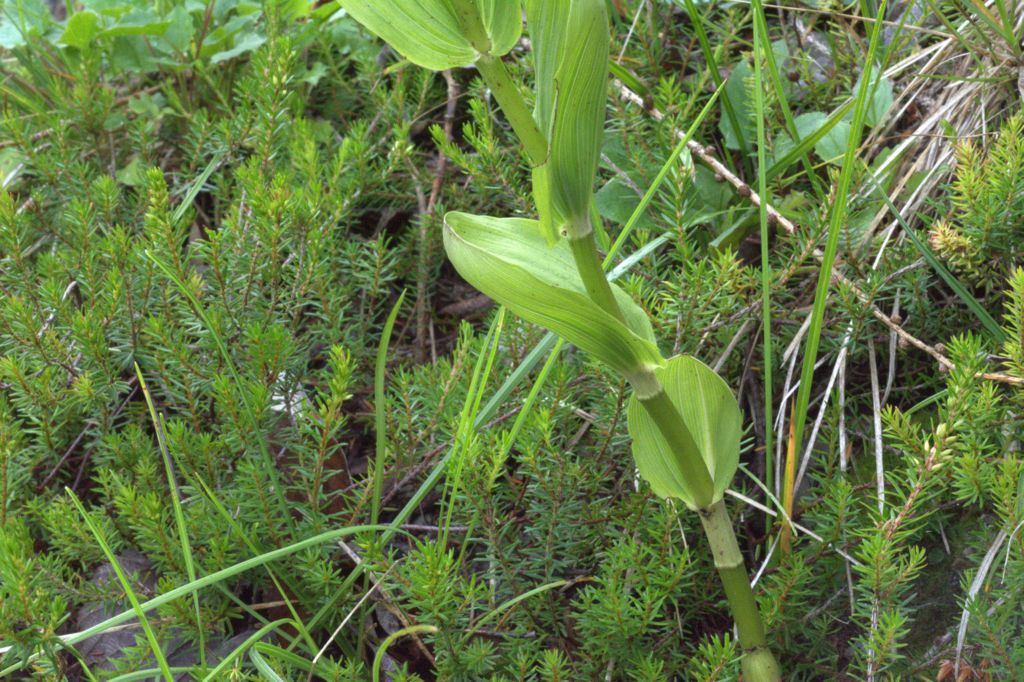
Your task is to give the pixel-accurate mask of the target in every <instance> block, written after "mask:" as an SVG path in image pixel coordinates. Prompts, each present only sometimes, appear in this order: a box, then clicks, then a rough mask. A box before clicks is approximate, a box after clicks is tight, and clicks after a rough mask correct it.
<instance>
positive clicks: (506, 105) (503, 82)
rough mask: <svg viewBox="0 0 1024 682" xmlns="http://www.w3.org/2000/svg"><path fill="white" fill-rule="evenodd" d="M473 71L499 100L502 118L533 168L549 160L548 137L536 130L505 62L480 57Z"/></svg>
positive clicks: (494, 58) (485, 55) (531, 116)
mask: <svg viewBox="0 0 1024 682" xmlns="http://www.w3.org/2000/svg"><path fill="white" fill-rule="evenodd" d="M476 70H477V71H479V72H480V75H481V76H483V78H484V82H486V83H487V87H489V88H490V89H491V92H492V93H493V94H494V99H496V100H498V106H500V107H501V110H502V112H503V113H504V114H505V118H507V119H508V122H509V123H510V124H511V125H512V130H514V131H515V133H516V136H517V137H518V138H519V141H520V142H522V143H523V148H524V149H525V150H526V155H527V156H529V157H530V163H531V164H532V165H533V166H539V165H541V164H543V163H544V162H545V161H547V158H548V141H547V138H546V137H544V133H542V132H541V131H540V128H539V127H537V121H536V120H535V119H534V118H533V112H532V111H530V107H528V106H526V101H525V100H524V99H523V96H522V95H521V94H520V93H519V88H518V87H517V86H516V84H515V82H514V81H513V80H512V77H511V76H510V75H509V73H508V69H507V68H506V67H505V62H503V61H501V59H498V58H496V57H492V56H491V55H489V54H482V55H481V56H480V58H479V59H477V60H476Z"/></svg>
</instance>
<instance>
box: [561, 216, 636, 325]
mask: <svg viewBox="0 0 1024 682" xmlns="http://www.w3.org/2000/svg"><path fill="white" fill-rule="evenodd" d="M568 241H569V249H570V250H571V251H572V257H573V260H575V261H576V270H577V271H578V272H579V273H580V279H582V280H583V287H584V288H585V289H586V290H587V295H588V296H590V298H591V300H593V301H594V302H595V303H597V304H598V305H599V306H601V308H602V309H604V310H605V311H607V312H609V313H611V314H612V315H614V316H615V319H617V320H618V321H619V322H622V323H623V324H625V323H626V318H625V317H623V315H622V310H621V309H620V308H619V303H618V301H616V300H615V295H614V294H613V293H612V285H611V284H609V283H608V276H607V275H605V274H604V267H602V265H601V257H600V256H599V255H598V253H597V242H595V241H594V231H593V230H592V229H591V227H590V221H589V218H587V219H586V232H585V233H584V234H578V233H574V234H570V235H569V239H568Z"/></svg>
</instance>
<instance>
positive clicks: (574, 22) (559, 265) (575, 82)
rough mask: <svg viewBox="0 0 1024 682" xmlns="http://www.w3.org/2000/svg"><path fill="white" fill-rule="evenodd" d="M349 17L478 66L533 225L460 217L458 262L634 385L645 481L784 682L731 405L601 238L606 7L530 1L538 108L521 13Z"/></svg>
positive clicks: (382, 12)
mask: <svg viewBox="0 0 1024 682" xmlns="http://www.w3.org/2000/svg"><path fill="white" fill-rule="evenodd" d="M341 4H342V6H343V7H344V8H345V9H346V10H347V11H348V12H349V14H350V15H351V16H352V17H354V18H355V19H356V20H357V21H359V22H360V23H362V24H363V25H364V26H365V27H366V28H367V29H369V30H370V31H371V32H373V33H375V34H376V35H378V36H379V37H380V38H382V39H383V40H385V41H387V42H388V43H390V44H391V46H392V47H393V48H394V49H395V50H397V51H398V52H399V53H400V54H401V55H403V56H404V57H405V58H406V59H408V60H409V61H410V62H412V63H414V64H416V65H418V66H421V67H424V68H427V69H433V70H444V69H451V68H456V67H462V66H466V65H469V64H472V65H474V66H475V67H476V69H477V70H478V72H479V73H480V75H481V76H482V77H483V79H484V81H485V82H486V84H487V86H488V87H489V88H490V90H491V92H492V93H493V96H494V98H495V100H496V101H497V102H498V104H499V106H500V107H501V109H502V111H503V113H504V114H505V116H506V118H507V119H508V121H509V123H510V124H511V126H512V128H513V130H514V131H515V133H516V135H517V137H518V138H519V140H520V142H521V143H522V145H523V148H524V150H525V152H526V155H527V157H528V158H529V160H530V163H531V166H532V183H533V188H532V189H533V198H534V201H535V204H536V209H537V214H538V219H537V220H527V219H522V218H495V217H488V216H478V215H470V214H467V213H459V212H453V213H449V214H447V216H445V221H444V245H445V250H446V251H447V254H448V258H449V259H450V260H451V262H452V264H453V265H454V266H455V268H456V270H458V272H459V274H460V275H461V276H462V277H463V278H464V279H465V280H466V281H467V282H469V283H470V284H472V285H473V286H474V287H476V288H477V289H478V290H480V291H481V292H483V293H485V294H487V295H488V296H489V297H491V298H492V299H494V300H495V301H497V302H498V303H500V304H502V305H504V306H505V307H507V308H508V309H509V310H511V311H512V312H514V313H515V314H517V315H519V316H520V317H522V318H523V319H525V320H528V321H530V322H533V323H536V324H539V325H541V326H543V327H545V328H547V329H549V330H551V331H552V332H555V333H556V334H558V335H560V336H562V337H563V338H564V339H565V340H566V341H568V342H570V343H572V344H574V345H576V346H577V347H579V348H581V349H582V350H584V351H586V352H587V353H590V354H591V355H593V356H594V357H595V358H597V359H599V360H600V361H602V362H604V363H605V364H607V365H608V366H609V367H611V368H612V369H614V370H615V371H616V372H618V373H619V374H621V375H622V376H623V377H624V378H625V379H626V380H627V381H628V382H629V383H630V385H631V387H632V390H633V393H632V396H631V397H630V399H629V406H628V424H629V433H630V436H631V438H632V450H633V457H634V459H635V461H636V466H637V469H638V471H639V472H640V475H641V476H642V477H643V479H644V480H646V481H647V482H648V483H649V484H650V486H651V489H652V490H653V491H654V492H655V493H656V494H657V495H659V496H661V497H664V498H671V499H673V500H678V501H681V502H682V503H684V504H685V505H686V506H687V507H689V508H690V509H692V510H693V511H695V512H697V514H698V515H699V517H700V520H701V523H702V525H703V528H704V531H705V535H706V536H707V539H708V544H709V545H710V547H711V551H712V554H713V557H714V563H715V567H716V569H717V570H718V573H719V575H720V577H721V580H722V584H723V587H724V590H725V594H726V597H727V599H728V602H729V605H730V608H731V610H732V614H733V617H734V619H735V622H736V630H737V633H738V638H739V644H740V647H741V649H742V651H743V658H742V669H743V673H744V677H745V679H746V680H748V681H750V682H769V681H773V680H779V679H780V676H781V673H780V669H779V666H778V664H777V662H776V661H775V658H774V656H773V655H772V653H771V651H770V650H769V648H768V645H767V639H766V636H765V631H764V625H763V623H762V620H761V616H760V613H759V612H758V608H757V603H756V601H755V599H754V594H753V591H752V589H751V586H750V582H749V579H748V576H747V571H746V567H745V565H744V561H743V555H742V554H741V553H740V549H739V545H738V543H737V541H736V536H735V533H734V531H733V527H732V522H731V520H730V518H729V515H728V512H727V510H726V507H725V502H724V495H725V491H726V489H727V488H728V487H729V484H730V483H731V482H732V479H733V476H734V475H735V473H736V469H737V466H738V464H739V451H740V434H741V428H742V415H741V413H740V409H739V405H738V404H737V401H736V397H735V396H734V394H733V393H732V391H731V390H730V388H729V386H728V385H727V384H726V383H725V381H724V380H723V379H722V378H721V377H719V376H718V375H717V374H716V373H715V372H714V371H713V370H712V369H711V368H709V367H708V366H707V365H705V364H703V363H701V362H700V361H699V360H697V359H696V358H694V357H691V356H687V355H677V356H674V357H671V358H667V359H666V358H665V357H664V356H663V355H662V354H661V352H660V351H659V349H658V346H657V343H656V341H655V337H654V332H653V329H652V326H651V322H650V320H649V319H648V317H647V314H646V313H645V312H644V311H643V309H641V308H640V307H639V306H638V305H637V304H636V303H635V302H634V301H633V300H632V299H631V298H630V296H629V295H628V294H627V293H626V292H624V291H623V290H621V289H620V288H618V287H616V286H614V285H613V284H611V283H610V282H609V281H608V279H607V278H606V276H605V274H604V270H603V268H602V266H601V259H600V257H599V254H598V250H597V243H596V241H595V239H594V229H593V227H594V226H593V224H592V222H591V221H592V213H591V203H592V198H593V186H594V181H595V176H596V173H597V167H598V161H599V157H600V151H601V141H602V137H603V132H604V119H605V104H606V98H607V81H608V51H609V43H610V36H609V32H608V16H607V9H606V6H605V0H557V1H556V0H524V2H523V5H525V15H526V25H527V29H528V31H529V35H530V39H531V45H532V56H533V60H534V71H535V74H536V79H535V80H536V83H535V91H534V106H533V108H532V110H531V109H530V107H529V106H528V105H527V104H526V102H525V101H524V99H523V97H522V96H521V94H520V92H521V91H520V89H519V86H518V85H517V84H516V83H515V82H514V81H513V80H512V78H511V76H510V75H509V72H508V71H507V69H506V67H505V65H504V63H503V62H502V57H503V56H504V55H505V54H507V53H508V52H509V51H511V50H512V48H513V47H514V46H515V45H516V44H517V43H518V41H519V39H520V37H521V32H522V28H523V26H522V24H523V6H522V5H521V4H520V3H519V2H517V1H516V0H341Z"/></svg>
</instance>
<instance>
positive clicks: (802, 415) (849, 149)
mask: <svg viewBox="0 0 1024 682" xmlns="http://www.w3.org/2000/svg"><path fill="white" fill-rule="evenodd" d="M886 4H887V0H882V2H881V7H880V8H879V10H878V16H885V7H886ZM881 29H882V22H880V21H876V22H874V25H873V27H872V29H871V39H870V42H869V43H868V54H867V59H866V61H865V63H864V71H863V74H862V75H861V80H862V82H863V83H865V84H868V83H871V72H872V70H873V69H874V67H875V55H876V54H877V53H878V45H879V43H880V36H881V33H882V30H881ZM869 90H870V88H869V87H866V86H865V87H860V88H858V89H857V94H856V97H855V98H854V106H853V123H852V128H851V131H850V138H849V139H848V140H847V143H846V153H845V154H844V155H843V165H842V170H841V171H840V172H839V182H838V183H837V186H836V194H835V202H834V204H833V206H832V212H831V215H830V219H829V225H828V238H827V241H826V244H825V253H824V257H823V258H822V261H821V268H820V272H819V275H818V284H817V287H816V290H815V294H814V309H813V310H812V311H811V325H810V328H809V330H808V332H807V343H806V346H805V347H804V361H803V366H802V367H801V370H800V389H799V391H798V393H797V400H796V414H795V415H794V417H795V420H796V421H795V428H794V436H793V440H794V447H793V452H800V451H801V445H802V444H803V436H804V429H805V428H806V426H807V405H808V403H809V402H810V399H811V382H812V380H813V379H814V365H815V362H816V361H817V358H818V346H819V345H820V343H821V328H822V323H823V321H824V319H825V304H826V302H827V301H828V294H829V288H830V287H829V285H830V283H831V281H832V267H833V266H834V265H835V260H836V251H837V250H838V248H839V233H840V232H841V228H842V225H843V220H844V218H845V217H846V206H847V203H848V201H849V194H850V184H851V182H852V180H853V167H854V159H855V157H856V154H857V148H858V147H859V146H860V140H861V135H862V133H863V128H864V116H865V113H866V111H867V95H868V91H869Z"/></svg>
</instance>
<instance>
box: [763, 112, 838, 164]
mask: <svg viewBox="0 0 1024 682" xmlns="http://www.w3.org/2000/svg"><path fill="white" fill-rule="evenodd" d="M827 121H828V116H826V115H825V114H823V113H822V112H820V111H811V112H808V113H806V114H800V115H799V116H797V117H796V118H795V119H793V125H794V126H796V132H797V135H798V136H799V138H800V140H805V139H807V138H808V137H810V136H811V135H814V133H816V132H818V130H820V129H821V127H822V126H823V125H825V123H826V122H827ZM796 144H797V143H796V142H794V141H793V138H792V137H790V136H789V134H788V133H785V132H783V133H781V134H780V135H779V137H778V138H777V140H776V143H775V148H774V149H773V150H772V157H771V163H770V164H769V166H775V165H776V164H778V163H779V162H780V161H782V160H783V159H785V158H786V157H787V155H789V153H790V152H791V151H793V149H794V148H795V147H796ZM796 160H797V159H796V158H795V157H793V158H792V162H795V161H796Z"/></svg>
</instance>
